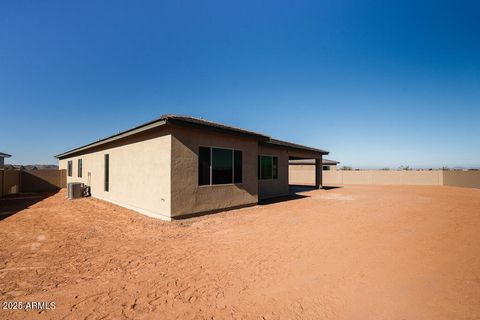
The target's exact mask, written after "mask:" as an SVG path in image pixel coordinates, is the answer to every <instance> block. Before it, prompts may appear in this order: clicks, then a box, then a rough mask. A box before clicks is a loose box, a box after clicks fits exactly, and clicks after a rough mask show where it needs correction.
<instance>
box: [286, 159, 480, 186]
mask: <svg viewBox="0 0 480 320" xmlns="http://www.w3.org/2000/svg"><path fill="white" fill-rule="evenodd" d="M289 174H290V184H298V185H314V184H315V166H314V165H290V166H289ZM323 184H324V185H326V186H328V185H340V184H379V185H382V184H403V185H434V186H441V185H445V186H457V187H468V188H480V171H446V170H445V171H442V170H432V171H425V170H408V171H407V170H402V171H401V170H390V171H386V170H355V171H343V170H336V171H333V170H331V171H323Z"/></svg>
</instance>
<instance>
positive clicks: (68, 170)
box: [67, 160, 72, 177]
mask: <svg viewBox="0 0 480 320" xmlns="http://www.w3.org/2000/svg"><path fill="white" fill-rule="evenodd" d="M67 174H68V176H69V177H71V176H72V161H71V160H70V161H68V162H67Z"/></svg>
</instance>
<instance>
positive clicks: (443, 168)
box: [442, 166, 450, 171]
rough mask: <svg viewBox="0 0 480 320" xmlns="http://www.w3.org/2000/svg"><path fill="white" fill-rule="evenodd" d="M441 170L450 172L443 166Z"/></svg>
mask: <svg viewBox="0 0 480 320" xmlns="http://www.w3.org/2000/svg"><path fill="white" fill-rule="evenodd" d="M442 170H444V171H448V170H450V169H449V168H448V167H447V166H443V167H442Z"/></svg>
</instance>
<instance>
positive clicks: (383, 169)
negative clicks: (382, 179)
mask: <svg viewBox="0 0 480 320" xmlns="http://www.w3.org/2000/svg"><path fill="white" fill-rule="evenodd" d="M380 170H382V171H390V168H382V169H380Z"/></svg>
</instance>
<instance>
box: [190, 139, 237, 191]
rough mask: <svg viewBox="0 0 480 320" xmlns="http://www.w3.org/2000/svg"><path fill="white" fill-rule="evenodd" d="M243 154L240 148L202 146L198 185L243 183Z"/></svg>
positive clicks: (199, 152)
mask: <svg viewBox="0 0 480 320" xmlns="http://www.w3.org/2000/svg"><path fill="white" fill-rule="evenodd" d="M242 174H243V154H242V151H240V150H232V149H223V148H211V147H200V148H199V151H198V185H200V186H205V185H215V184H231V183H242V180H243V177H242Z"/></svg>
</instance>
